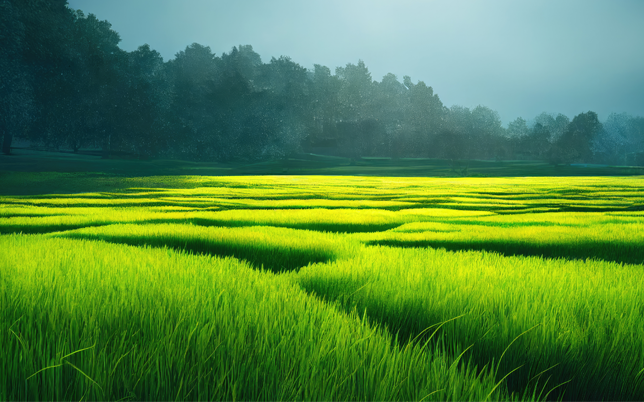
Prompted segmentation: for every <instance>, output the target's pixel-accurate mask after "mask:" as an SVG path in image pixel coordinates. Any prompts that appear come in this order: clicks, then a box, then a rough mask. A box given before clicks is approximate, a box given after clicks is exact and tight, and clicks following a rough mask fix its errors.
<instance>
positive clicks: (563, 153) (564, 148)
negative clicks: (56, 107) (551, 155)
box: [556, 111, 602, 163]
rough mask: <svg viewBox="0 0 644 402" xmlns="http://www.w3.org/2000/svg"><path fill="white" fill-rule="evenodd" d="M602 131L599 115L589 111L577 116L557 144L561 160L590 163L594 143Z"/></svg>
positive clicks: (564, 161)
mask: <svg viewBox="0 0 644 402" xmlns="http://www.w3.org/2000/svg"><path fill="white" fill-rule="evenodd" d="M601 130H602V124H601V123H600V122H599V119H598V118H597V113H595V112H592V111H589V112H586V113H580V114H578V115H577V116H575V117H574V118H573V120H572V122H571V123H570V124H569V125H568V128H567V130H566V131H565V132H564V133H563V135H562V136H561V137H560V138H559V139H558V140H557V142H556V148H557V152H558V155H557V156H558V157H559V160H560V161H561V162H563V163H571V162H590V161H591V160H592V158H593V152H592V142H593V140H594V139H595V137H596V136H597V134H598V133H599V132H600V131H601Z"/></svg>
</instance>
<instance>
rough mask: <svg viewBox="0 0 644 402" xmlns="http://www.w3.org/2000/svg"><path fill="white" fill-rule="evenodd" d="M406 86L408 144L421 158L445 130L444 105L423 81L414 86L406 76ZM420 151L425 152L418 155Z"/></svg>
mask: <svg viewBox="0 0 644 402" xmlns="http://www.w3.org/2000/svg"><path fill="white" fill-rule="evenodd" d="M404 85H405V87H406V88H407V89H408V91H407V92H406V95H407V98H408V103H407V104H406V113H405V125H404V127H405V131H406V132H407V133H408V134H407V135H408V137H409V138H408V140H407V142H408V146H409V147H410V148H411V149H414V150H416V151H415V153H416V156H421V155H422V154H424V153H426V152H427V148H428V147H429V145H430V144H431V142H432V138H433V137H434V136H435V135H436V134H438V133H439V132H440V131H441V130H442V129H443V125H444V117H445V116H444V108H443V103H442V102H441V100H440V98H439V97H438V95H436V94H434V90H433V88H432V87H430V86H427V85H426V84H425V83H424V82H423V81H419V82H418V83H417V84H413V83H412V81H411V78H410V77H409V76H405V77H404ZM420 150H425V152H422V153H418V152H419V151H420ZM410 151H411V150H410ZM410 151H408V152H410Z"/></svg>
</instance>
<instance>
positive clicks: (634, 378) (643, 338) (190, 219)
mask: <svg viewBox="0 0 644 402" xmlns="http://www.w3.org/2000/svg"><path fill="white" fill-rule="evenodd" d="M1 178H2V181H3V183H4V184H5V186H4V188H3V189H2V190H1V194H3V195H1V196H0V305H1V306H2V308H1V309H0V400H334V401H335V400H378V401H385V400H387V401H388V400H416V401H432V400H436V401H445V400H458V401H463V400H473V401H484V400H565V401H577V400H633V401H636V400H644V272H643V271H644V177H643V176H630V177H626V176H616V177H594V176H587V177H547V176H543V177H516V178H501V177H497V178H494V177H492V178H467V177H442V178H418V177H413V178H412V177H369V176H364V177H357V176H333V175H330V176H299V175H298V176H283V175H280V176H277V175H276V176H190V175H185V176H178V175H175V176H140V177H119V176H115V175H109V174H96V175H95V176H92V177H90V176H88V175H87V174H84V173H74V172H68V173H53V172H50V173H29V172H23V173H13V174H8V173H4V174H3V176H2V177H1ZM39 183H41V184H42V186H40V185H39ZM39 186H40V187H39ZM39 189H40V190H39ZM52 189H62V190H63V191H55V190H54V191H52Z"/></svg>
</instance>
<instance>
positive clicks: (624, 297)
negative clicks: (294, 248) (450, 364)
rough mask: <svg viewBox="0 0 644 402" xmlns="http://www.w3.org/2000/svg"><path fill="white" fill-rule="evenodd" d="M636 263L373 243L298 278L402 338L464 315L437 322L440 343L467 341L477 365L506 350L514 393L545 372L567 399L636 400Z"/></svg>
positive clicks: (639, 323)
mask: <svg viewBox="0 0 644 402" xmlns="http://www.w3.org/2000/svg"><path fill="white" fill-rule="evenodd" d="M643 269H644V267H643V266H642V265H621V264H616V263H608V262H602V261H594V260H590V261H586V262H579V261H566V260H561V259H558V260H551V259H541V258H536V257H503V256H500V255H498V254H495V253H485V252H458V253H452V252H447V251H444V250H436V249H431V248H423V249H400V248H389V247H375V248H374V247H372V248H367V249H365V251H364V252H363V253H361V254H359V255H358V256H356V257H355V258H353V259H349V260H343V261H336V262H333V263H330V264H318V265H314V266H310V267H306V268H303V269H302V270H301V271H300V273H299V275H298V277H297V282H298V283H299V284H300V285H301V286H302V288H304V289H306V290H308V291H309V292H314V293H315V294H318V295H320V296H322V297H323V298H325V299H327V300H330V301H339V302H340V303H341V304H342V305H343V306H345V308H346V309H347V311H351V310H353V309H354V308H357V309H358V311H365V310H366V313H367V315H369V316H370V317H371V318H372V319H373V320H374V321H376V322H381V323H383V324H385V325H386V326H387V327H388V328H389V330H390V331H392V332H393V333H398V334H399V335H400V337H401V338H402V339H409V338H414V337H416V336H418V335H419V334H420V333H422V331H423V330H424V329H425V328H427V327H428V326H430V325H433V324H435V323H438V322H442V321H444V320H446V319H449V318H451V317H457V316H462V317H461V318H459V319H458V320H455V321H453V322H450V323H449V324H447V325H446V326H444V327H443V331H442V333H441V336H443V337H444V342H445V344H446V345H449V347H450V348H453V349H452V350H453V353H454V354H459V353H461V352H462V351H463V350H465V349H466V348H467V347H470V346H471V349H469V351H468V354H467V355H466V356H471V357H472V358H473V359H474V361H475V362H477V363H479V364H485V363H489V362H490V361H493V359H496V361H497V362H498V361H499V359H500V356H501V355H503V361H502V362H501V366H500V372H501V373H507V372H510V371H511V370H512V369H515V368H517V367H521V369H519V370H518V371H516V372H515V373H514V374H513V375H511V376H510V377H508V386H509V387H510V389H511V390H515V391H516V390H522V389H524V388H525V387H526V386H528V384H530V383H531V382H532V383H534V381H536V380H537V379H539V378H540V379H541V381H545V380H546V379H548V378H549V384H550V385H551V386H555V385H559V384H564V383H565V384H564V386H562V387H561V388H560V389H561V390H565V394H564V397H565V398H566V399H569V400H602V399H604V400H617V399H630V400H640V399H641V398H642V395H644V378H643V374H644V371H643V369H644V347H643V346H644V344H643V342H644V341H643V340H644V320H643V319H642V318H643V316H644V302H643V301H644V275H642V271H643ZM525 331H528V332H527V333H525V334H524V335H522V336H520V335H521V334H523V333H524V332H525ZM519 336H520V337H519ZM516 337H519V338H518V339H517V340H516V341H515V342H514V343H512V342H513V340H515V338H516ZM509 345H512V346H509ZM506 348H507V351H506ZM504 351H505V352H504ZM504 353H505V354H504ZM548 369H549V370H548ZM544 370H548V371H547V372H545V373H544V374H543V375H541V376H539V374H540V373H542V372H543V371H544ZM568 381H570V382H568ZM555 394H556V393H555Z"/></svg>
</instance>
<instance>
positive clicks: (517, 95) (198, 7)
mask: <svg viewBox="0 0 644 402" xmlns="http://www.w3.org/2000/svg"><path fill="white" fill-rule="evenodd" d="M69 5H70V7H72V8H74V9H81V10H83V11H84V12H85V13H93V14H95V15H96V16H97V17H98V18H99V19H106V20H108V21H109V22H111V23H112V27H113V29H114V30H115V31H117V32H118V33H119V34H120V35H121V39H122V41H121V47H122V48H123V49H125V50H128V51H130V50H134V49H136V48H137V47H138V46H139V45H142V44H144V43H148V44H149V45H150V46H151V47H152V48H153V49H156V50H157V51H159V52H160V53H161V54H162V55H163V57H164V58H165V59H166V60H168V59H171V58H173V57H174V55H175V54H176V53H177V52H178V51H180V50H183V49H185V47H186V46H187V45H189V44H191V43H194V42H197V43H199V44H202V45H205V46H210V48H211V49H212V51H213V52H215V53H216V54H217V55H221V53H223V52H228V51H230V49H231V48H232V47H233V46H235V45H240V44H243V45H246V44H249V45H252V46H253V48H254V50H255V51H256V52H257V53H259V54H260V55H261V56H262V61H264V62H268V61H270V59H271V57H273V56H274V57H279V56H281V55H285V56H289V57H291V59H293V61H295V62H297V63H299V64H301V65H302V66H304V67H306V68H309V69H312V68H313V64H322V65H325V66H328V67H330V68H331V70H332V71H334V70H335V67H338V66H344V65H346V64H347V63H357V61H358V60H359V59H361V60H364V62H365V64H366V65H367V67H368V68H369V71H371V75H372V77H373V78H374V79H375V80H378V81H380V80H381V79H382V77H383V76H384V75H385V74H387V73H390V72H391V73H394V74H396V76H398V79H399V80H400V81H401V82H402V77H403V76H405V75H409V76H411V78H412V80H413V81H414V82H416V81H417V80H422V81H425V83H426V84H427V85H430V86H432V87H433V88H434V91H435V93H437V94H438V95H439V97H440V98H441V100H442V101H443V103H444V104H445V105H447V106H451V105H454V104H458V105H462V106H466V107H470V108H474V107H476V106H477V105H479V104H481V105H485V106H488V107H490V108H492V109H494V110H496V111H498V112H499V114H500V116H501V119H502V121H503V122H504V123H506V124H507V123H508V122H509V121H512V120H514V119H515V118H517V117H519V116H521V117H523V118H525V119H526V120H530V119H532V118H534V117H535V116H536V115H538V114H539V113H541V112H544V111H546V112H550V113H564V114H566V115H567V116H568V117H570V118H572V117H574V116H575V115H576V114H578V113H581V112H586V111H588V110H592V111H595V112H597V113H598V114H599V117H600V119H601V120H604V119H605V118H606V117H607V116H608V114H610V113H611V112H618V113H621V112H627V113H630V114H633V115H640V116H644V1H643V0H522V1H519V0H503V1H496V0H485V1H483V0H479V1H475V0H468V1H464V0H391V1H385V0H323V1H319V0H226V1H224V0H109V1H106V0H69Z"/></svg>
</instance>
